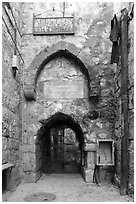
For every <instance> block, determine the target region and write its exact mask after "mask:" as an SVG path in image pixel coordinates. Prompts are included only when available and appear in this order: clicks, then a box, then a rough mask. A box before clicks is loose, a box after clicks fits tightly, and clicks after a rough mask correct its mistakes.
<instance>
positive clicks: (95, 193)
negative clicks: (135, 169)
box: [7, 174, 133, 202]
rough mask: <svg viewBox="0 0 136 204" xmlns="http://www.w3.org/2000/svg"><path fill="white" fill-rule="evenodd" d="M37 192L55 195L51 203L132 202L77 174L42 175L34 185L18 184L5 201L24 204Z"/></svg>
mask: <svg viewBox="0 0 136 204" xmlns="http://www.w3.org/2000/svg"><path fill="white" fill-rule="evenodd" d="M39 192H47V193H53V194H55V196H56V199H55V200H54V201H52V202H133V200H132V199H131V198H130V197H128V196H120V194H119V189H118V188H117V187H115V186H113V185H112V184H110V183H103V184H101V185H100V186H97V185H96V184H93V183H91V184H88V183H85V181H84V180H83V178H82V177H81V175H79V174H57V175H55V174H54V175H53V174H52V175H43V176H42V177H41V178H40V180H38V181H37V182H36V183H25V184H20V185H19V186H18V187H17V188H16V190H15V191H14V192H12V193H11V194H10V195H9V196H8V198H7V201H8V202H25V200H24V198H25V197H26V196H27V195H29V194H32V193H39Z"/></svg>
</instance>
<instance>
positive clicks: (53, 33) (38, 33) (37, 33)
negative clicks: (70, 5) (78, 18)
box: [33, 14, 75, 35]
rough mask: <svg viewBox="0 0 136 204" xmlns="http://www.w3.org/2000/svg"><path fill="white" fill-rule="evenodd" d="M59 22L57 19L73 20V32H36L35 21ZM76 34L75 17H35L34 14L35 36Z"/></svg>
mask: <svg viewBox="0 0 136 204" xmlns="http://www.w3.org/2000/svg"><path fill="white" fill-rule="evenodd" d="M37 19H38V20H42V19H43V20H53V19H55V20H57V19H72V25H73V27H72V29H71V31H57V30H56V31H55V32H49V31H47V32H38V31H35V20H37ZM74 34H75V19H74V16H71V17H62V16H61V17H49V18H48V17H45V18H43V17H35V15H34V14H33V35H74Z"/></svg>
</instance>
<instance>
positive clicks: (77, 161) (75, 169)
mask: <svg viewBox="0 0 136 204" xmlns="http://www.w3.org/2000/svg"><path fill="white" fill-rule="evenodd" d="M43 143H44V144H43V145H44V147H45V148H44V149H43V165H42V167H43V173H79V172H80V171H81V167H80V166H81V150H80V149H79V142H78V140H77V138H76V133H75V132H74V131H73V130H72V129H70V128H69V127H67V126H58V127H55V128H51V129H50V131H49V132H48V133H47V137H45V138H44V140H43Z"/></svg>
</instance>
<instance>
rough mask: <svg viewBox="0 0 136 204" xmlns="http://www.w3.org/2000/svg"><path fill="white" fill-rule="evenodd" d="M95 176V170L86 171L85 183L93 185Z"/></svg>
mask: <svg viewBox="0 0 136 204" xmlns="http://www.w3.org/2000/svg"><path fill="white" fill-rule="evenodd" d="M93 174H94V170H93V169H85V170H84V172H83V177H84V179H85V182H87V183H93Z"/></svg>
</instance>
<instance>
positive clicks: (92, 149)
mask: <svg viewBox="0 0 136 204" xmlns="http://www.w3.org/2000/svg"><path fill="white" fill-rule="evenodd" d="M83 150H84V151H87V152H95V151H96V144H95V143H92V144H85V145H84V146H83Z"/></svg>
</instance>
